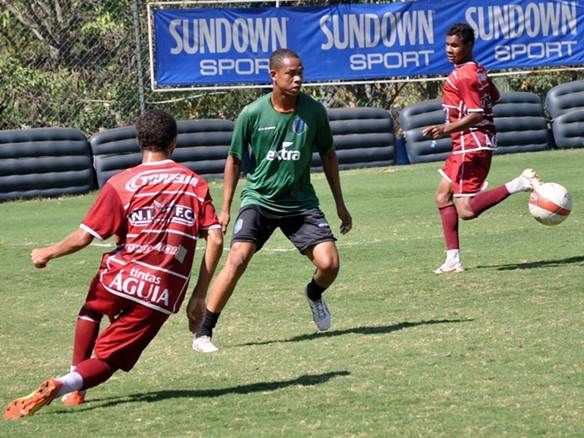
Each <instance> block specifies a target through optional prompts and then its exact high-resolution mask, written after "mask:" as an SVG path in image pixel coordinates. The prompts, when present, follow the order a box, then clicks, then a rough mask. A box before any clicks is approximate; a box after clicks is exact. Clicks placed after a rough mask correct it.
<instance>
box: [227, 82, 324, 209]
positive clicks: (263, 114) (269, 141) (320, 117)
mask: <svg viewBox="0 0 584 438" xmlns="http://www.w3.org/2000/svg"><path fill="white" fill-rule="evenodd" d="M332 147H333V137H332V134H331V128H330V125H329V121H328V116H327V113H326V110H325V108H324V106H323V105H322V104H320V103H319V102H317V101H316V100H314V99H313V98H311V97H310V96H307V95H306V94H304V93H300V94H299V95H298V101H297V106H296V110H295V111H294V112H292V113H285V114H283V113H279V112H278V111H276V110H275V109H274V107H273V106H272V93H270V94H267V95H265V96H262V97H260V98H259V99H257V100H256V101H255V102H252V103H251V104H249V105H247V106H246V107H245V108H244V109H243V111H242V112H241V114H240V115H239V117H238V118H237V121H236V122H235V128H234V131H233V137H232V140H231V149H230V151H229V154H230V155H233V156H234V157H236V158H239V159H242V157H243V155H244V151H245V150H246V149H247V148H249V152H250V163H249V168H248V171H247V183H246V185H245V187H244V188H243V191H242V193H241V206H242V207H243V206H245V205H249V204H258V205H260V206H262V207H266V208H269V209H270V210H274V211H277V212H282V213H294V212H299V211H304V210H307V209H310V208H315V207H318V199H317V197H316V193H315V192H314V188H313V187H312V184H311V183H310V164H311V162H312V153H313V152H316V151H318V152H319V153H320V154H324V153H325V152H327V151H329V150H330V149H332Z"/></svg>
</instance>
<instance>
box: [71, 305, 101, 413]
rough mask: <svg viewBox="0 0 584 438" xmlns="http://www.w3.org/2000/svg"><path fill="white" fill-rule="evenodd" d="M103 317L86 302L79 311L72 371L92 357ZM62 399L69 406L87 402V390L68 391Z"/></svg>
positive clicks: (74, 339)
mask: <svg viewBox="0 0 584 438" xmlns="http://www.w3.org/2000/svg"><path fill="white" fill-rule="evenodd" d="M102 317H103V314H101V313H98V312H96V311H94V310H92V309H91V308H89V307H88V306H87V304H84V305H83V307H82V308H81V310H80V311H79V315H78V316H77V322H76V323H75V335H74V337H73V358H72V361H71V369H70V371H75V370H76V368H77V366H78V365H79V364H80V363H81V362H83V361H85V360H87V359H89V358H91V353H92V352H93V347H94V346H95V340H96V339H97V335H98V334H99V325H100V322H101V319H102ZM62 401H63V404H65V405H67V406H77V405H80V404H82V403H84V402H85V391H78V390H74V391H72V392H69V393H66V394H65V395H64V396H63V398H62Z"/></svg>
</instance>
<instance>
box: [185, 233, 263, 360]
mask: <svg viewBox="0 0 584 438" xmlns="http://www.w3.org/2000/svg"><path fill="white" fill-rule="evenodd" d="M255 251H256V245H255V243H252V242H234V243H233V245H232V246H231V249H230V250H229V255H228V256H227V261H226V262H225V265H224V266H223V269H221V272H219V274H218V275H217V277H216V278H215V280H214V281H213V284H212V285H211V291H210V293H209V297H208V299H207V309H206V310H205V316H204V318H203V322H202V323H201V325H200V326H199V328H198V329H197V333H196V335H195V338H194V339H193V349H194V350H195V351H199V352H201V353H213V352H215V351H217V350H218V348H217V347H216V346H215V345H214V344H213V343H212V342H211V338H212V337H213V329H214V328H215V326H216V325H217V321H218V320H219V316H220V315H221V311H222V310H223V308H224V307H225V305H226V304H227V301H229V298H230V297H231V294H232V293H233V291H234V290H235V286H236V285H237V282H238V281H239V279H240V278H241V276H242V275H243V273H244V272H245V270H246V268H247V265H248V264H249V262H250V260H251V259H252V257H253V255H254V253H255Z"/></svg>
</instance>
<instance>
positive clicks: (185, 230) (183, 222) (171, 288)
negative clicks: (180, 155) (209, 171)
mask: <svg viewBox="0 0 584 438" xmlns="http://www.w3.org/2000/svg"><path fill="white" fill-rule="evenodd" d="M81 228H82V229H84V230H85V231H87V232H88V233H90V234H91V235H92V236H94V237H96V238H98V239H101V240H103V239H107V238H108V237H110V236H112V235H115V236H116V239H117V248H116V249H115V250H113V251H112V252H109V253H106V254H104V255H103V258H102V261H101V266H100V269H99V272H98V274H97V275H98V278H99V281H100V282H101V284H102V285H103V287H104V288H105V289H106V290H107V291H108V292H110V293H112V294H115V295H118V296H122V297H125V298H127V299H129V300H132V301H136V302H138V303H140V304H143V305H144V306H147V307H150V308H153V309H156V310H158V311H160V312H163V313H166V314H169V313H175V312H177V311H178V309H179V308H180V305H181V303H182V301H183V299H184V296H185V291H186V288H187V286H188V283H189V278H190V272H191V268H192V263H193V258H194V255H195V246H196V243H197V237H198V235H199V232H200V230H206V229H211V228H220V225H219V221H218V219H217V215H216V213H215V208H214V207H213V203H212V199H211V196H210V194H209V188H208V186H207V183H206V182H205V181H204V180H203V179H202V178H201V177H200V176H199V175H197V174H196V173H194V172H192V171H191V170H189V169H188V168H187V167H185V166H183V165H181V164H177V163H175V162H174V161H172V160H164V161H157V162H151V163H143V164H140V165H139V166H136V167H133V168H131V169H128V170H126V171H124V172H121V173H119V174H117V175H115V176H113V177H112V178H110V179H109V180H108V182H107V183H106V184H105V186H104V187H103V189H102V190H101V193H100V194H99V196H98V197H97V199H96V200H95V202H94V204H93V206H92V207H91V209H90V210H89V213H87V216H86V217H85V219H84V220H83V222H82V224H81Z"/></svg>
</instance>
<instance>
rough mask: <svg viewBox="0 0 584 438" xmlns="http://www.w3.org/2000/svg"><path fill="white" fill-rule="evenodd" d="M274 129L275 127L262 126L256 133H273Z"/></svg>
mask: <svg viewBox="0 0 584 438" xmlns="http://www.w3.org/2000/svg"><path fill="white" fill-rule="evenodd" d="M274 129H276V127H275V126H263V127H261V128H258V132H262V131H273V130H274Z"/></svg>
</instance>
